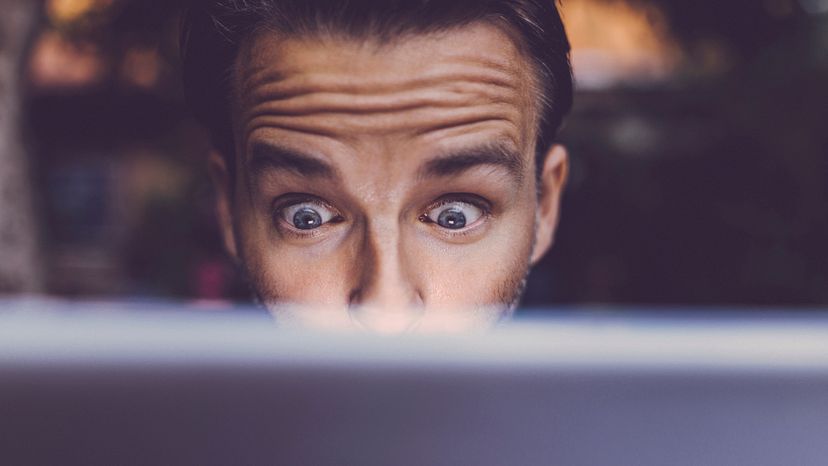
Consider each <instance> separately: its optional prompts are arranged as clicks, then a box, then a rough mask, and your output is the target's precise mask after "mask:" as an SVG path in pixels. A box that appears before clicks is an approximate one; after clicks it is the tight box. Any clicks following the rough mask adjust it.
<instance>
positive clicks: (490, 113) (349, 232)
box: [212, 23, 566, 331]
mask: <svg viewBox="0 0 828 466" xmlns="http://www.w3.org/2000/svg"><path fill="white" fill-rule="evenodd" d="M235 71H236V75H235V78H234V79H235V88H236V97H235V103H236V108H235V110H234V129H235V136H236V141H237V156H236V167H235V168H236V170H235V173H236V177H235V180H234V182H231V181H230V180H229V179H228V170H227V167H224V166H223V162H222V161H221V160H222V159H221V158H220V157H218V156H214V157H213V158H212V168H213V173H214V178H215V180H216V181H217V184H218V187H219V209H218V210H219V217H220V221H221V222H222V224H223V233H224V236H225V242H226V244H227V247H228V249H229V250H230V252H231V253H232V254H233V255H234V256H235V257H236V258H237V259H238V260H239V261H240V262H241V264H242V265H243V267H244V269H245V270H246V272H247V274H248V275H249V278H250V279H251V281H252V283H253V285H254V287H255V289H256V292H257V293H258V294H259V297H260V298H261V299H262V300H263V302H264V303H265V304H267V305H268V307H270V308H271V309H274V310H276V309H279V310H278V311H277V312H276V313H277V315H282V316H283V317H285V316H290V317H291V318H299V319H301V320H303V321H308V320H310V321H317V323H319V321H324V323H325V324H327V325H337V326H338V325H351V324H356V325H360V326H365V327H369V328H376V329H383V330H390V331H396V330H404V329H410V328H421V329H428V328H450V327H462V326H465V325H468V324H470V323H472V322H481V321H491V320H494V319H497V318H498V317H500V316H501V315H502V314H503V313H507V312H508V311H509V310H510V309H511V308H512V307H513V305H514V304H515V303H516V301H517V299H518V298H519V295H520V291H521V289H522V284H523V282H524V279H525V276H526V274H527V271H528V269H529V267H530V265H531V263H532V262H533V261H536V260H537V259H539V258H540V257H541V256H542V255H543V253H544V252H545V251H546V250H547V249H548V247H549V245H550V244H551V238H552V233H553V230H554V227H555V223H556V221H557V206H558V198H559V195H560V191H561V187H562V185H563V182H564V178H565V175H566V156H565V153H564V152H563V150H562V149H560V148H554V149H553V150H552V151H551V153H550V156H549V157H548V160H547V162H546V165H545V166H544V168H543V170H542V173H541V176H540V180H541V186H540V187H539V186H538V184H537V180H538V177H537V173H536V164H535V142H536V126H537V118H538V110H537V101H538V99H537V94H536V91H535V88H536V86H535V81H534V77H535V76H534V74H533V72H532V71H531V69H530V66H529V61H528V60H527V59H526V58H525V57H524V56H523V55H522V54H521V52H520V51H519V50H518V48H517V47H516V46H515V44H514V42H513V41H512V40H511V38H510V36H509V35H508V34H506V33H505V32H503V31H502V30H501V29H500V28H498V27H495V26H493V25H489V24H483V23H480V24H474V25H469V26H465V27H461V28H456V29H453V30H450V31H447V32H443V33H440V34H430V35H412V36H411V37H407V38H402V39H400V40H398V41H397V42H395V43H394V44H393V45H379V44H378V43H376V42H372V41H370V40H369V41H356V40H353V41H351V40H343V39H339V38H332V37H317V36H315V37H281V36H280V35H278V34H276V33H265V34H260V35H258V36H256V37H255V38H254V39H251V40H250V41H249V43H248V44H247V46H246V47H244V48H243V50H242V52H241V53H240V56H239V58H238V60H237V63H236V70H235ZM539 188H540V189H539ZM539 192H540V193H541V195H540V196H539V195H538V193H539ZM284 304H301V305H306V306H304V307H302V308H301V310H298V308H295V307H289V306H287V307H286V306H279V305H284Z"/></svg>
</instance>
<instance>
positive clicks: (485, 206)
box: [424, 193, 492, 215]
mask: <svg viewBox="0 0 828 466" xmlns="http://www.w3.org/2000/svg"><path fill="white" fill-rule="evenodd" d="M457 202H460V203H464V204H470V205H473V206H475V207H477V208H478V209H480V210H482V211H483V215H490V214H491V212H492V204H491V202H489V201H487V200H486V199H483V198H482V197H480V196H478V195H475V194H459V193H458V194H446V195H443V196H440V198H439V199H437V200H436V201H434V202H432V203H431V204H429V205H428V206H427V207H426V208H425V209H424V213H426V214H427V213H428V212H431V211H432V210H434V209H437V208H439V207H443V206H445V205H448V204H453V203H457Z"/></svg>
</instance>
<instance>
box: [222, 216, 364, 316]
mask: <svg viewBox="0 0 828 466" xmlns="http://www.w3.org/2000/svg"><path fill="white" fill-rule="evenodd" d="M238 230H239V243H240V249H241V251H242V259H243V264H244V265H243V266H244V268H245V271H246V273H247V276H248V278H249V279H250V281H251V282H252V283H251V284H252V285H253V287H254V289H255V290H256V292H257V293H258V295H259V297H260V298H261V299H262V300H263V301H264V302H265V303H272V302H277V301H282V302H288V303H303V304H319V305H335V304H340V302H341V300H342V299H341V298H342V296H343V294H344V295H347V291H345V288H346V287H347V285H346V284H345V283H344V281H343V277H347V276H349V271H350V267H352V265H353V264H351V263H350V262H349V261H348V257H349V256H353V254H349V251H348V250H347V249H346V248H343V247H342V245H337V244H334V243H328V244H327V245H326V247H324V248H307V247H299V246H295V245H291V244H289V243H288V242H285V241H281V240H280V239H279V238H278V234H277V233H276V231H275V227H273V225H272V224H271V220H270V219H269V218H266V216H264V215H262V216H259V215H251V216H248V217H241V218H240V225H239V226H238Z"/></svg>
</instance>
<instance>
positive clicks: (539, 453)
mask: <svg viewBox="0 0 828 466" xmlns="http://www.w3.org/2000/svg"><path fill="white" fill-rule="evenodd" d="M0 309H3V310H2V311H0V464H4V465H30V464H31V465H45V464H60V465H75V464H77V465H148V464H149V465H166V464H171V465H190V464H192V465H258V464H268V465H271V464H273V465H412V466H413V465H631V466H632V465H635V466H642V465H654V466H655V465H658V466H663V465H682V466H683V465H688V466H689V465H751V466H757V465H815V466H816V465H825V464H828V441H826V435H827V434H828V317H826V315H825V314H823V313H820V312H782V311H780V312H771V311H763V312H760V313H749V312H741V313H737V312H731V311H720V312H713V311H705V312H697V311H692V310H688V311H684V312H682V311H669V310H663V311H657V310H653V311H648V312H641V311H633V310H616V311H588V310H558V311H547V312H543V313H535V314H533V315H538V316H544V317H542V318H541V317H537V318H535V317H533V318H531V319H530V318H526V319H517V320H516V321H515V322H512V323H509V324H504V325H502V326H500V327H498V328H496V329H493V330H491V331H488V332H477V333H470V334H464V335H404V336H396V337H388V336H377V335H370V334H349V333H336V332H327V333H314V332H300V331H297V330H295V329H294V330H290V331H287V330H284V329H279V328H278V327H276V326H275V325H274V324H273V322H272V321H271V320H270V319H269V318H268V317H267V316H266V315H261V314H258V313H256V312H248V311H249V310H230V311H223V312H205V311H202V310H198V309H195V310H194V309H189V308H187V307H186V306H179V305H169V306H146V305H141V304H137V305H135V304H132V305H129V306H124V305H117V304H112V303H97V304H94V303H74V304H71V305H70V304H66V303H61V302H45V303H44V302H41V303H37V304H31V303H28V304H20V303H19V302H18V303H12V304H9V302H6V303H5V304H3V303H0Z"/></svg>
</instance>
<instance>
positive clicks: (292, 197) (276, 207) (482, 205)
mask: <svg viewBox="0 0 828 466" xmlns="http://www.w3.org/2000/svg"><path fill="white" fill-rule="evenodd" d="M454 202H463V203H466V204H471V205H473V206H475V207H477V208H478V209H480V210H481V211H482V216H481V218H480V220H478V221H476V222H475V223H474V224H472V225H471V226H468V227H466V228H463V229H462V230H455V231H450V230H445V229H441V233H442V234H444V235H446V236H449V237H452V238H462V237H464V236H468V235H470V234H471V233H473V232H474V231H475V230H477V226H479V224H480V223H482V222H485V221H486V220H488V219H489V218H491V216H492V205H491V203H490V202H488V201H487V200H485V199H483V198H482V197H480V196H477V195H474V194H448V195H444V196H442V197H441V198H440V199H438V200H437V201H436V202H433V203H432V204H429V205H428V206H427V207H426V208H425V209H423V213H422V214H421V215H420V216H419V217H418V220H419V221H421V222H423V223H427V224H436V222H434V221H433V220H431V219H430V218H428V212H430V211H431V210H434V209H436V208H439V207H442V206H445V205H448V204H451V203H454ZM302 203H308V204H316V205H319V206H322V207H324V208H326V209H329V210H331V211H333V212H336V214H337V215H336V216H335V217H334V220H331V221H330V222H329V223H330V224H337V223H341V222H343V221H345V219H344V218H343V216H342V214H340V213H339V210H338V209H336V208H335V207H333V206H332V205H331V204H329V203H328V202H325V201H324V200H322V199H320V198H318V197H315V196H310V195H307V194H298V193H290V194H285V195H283V196H279V197H278V198H276V199H275V200H274V201H273V206H272V208H271V212H272V213H271V215H272V216H273V218H274V223H276V224H277V227H278V228H279V230H280V231H282V232H283V233H285V234H288V235H290V236H293V237H294V238H298V239H307V238H315V237H318V236H319V235H321V234H323V233H324V232H323V231H320V229H314V230H307V231H301V230H298V229H296V227H294V226H293V225H290V224H288V222H287V221H285V219H284V218H282V212H283V211H284V210H285V209H287V208H289V207H291V206H294V205H296V204H302Z"/></svg>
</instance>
